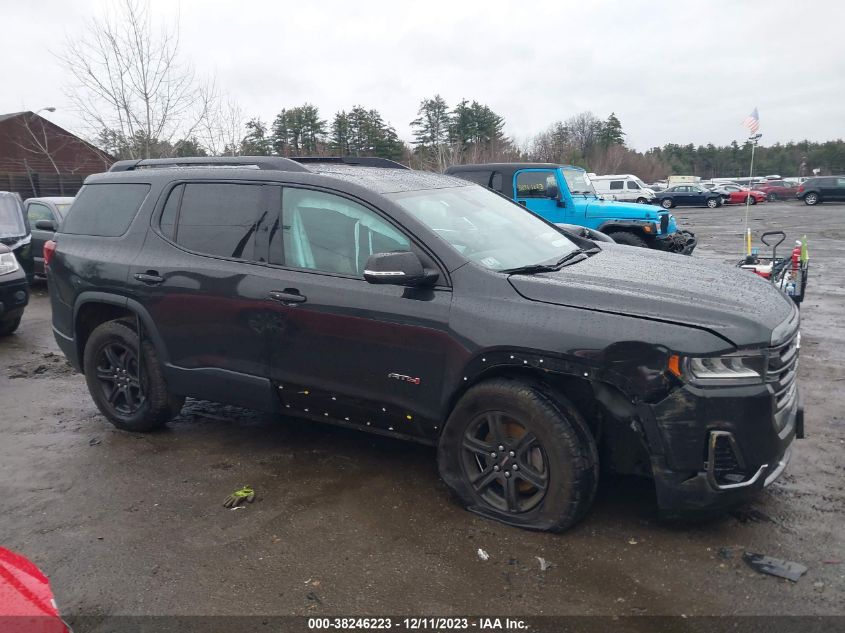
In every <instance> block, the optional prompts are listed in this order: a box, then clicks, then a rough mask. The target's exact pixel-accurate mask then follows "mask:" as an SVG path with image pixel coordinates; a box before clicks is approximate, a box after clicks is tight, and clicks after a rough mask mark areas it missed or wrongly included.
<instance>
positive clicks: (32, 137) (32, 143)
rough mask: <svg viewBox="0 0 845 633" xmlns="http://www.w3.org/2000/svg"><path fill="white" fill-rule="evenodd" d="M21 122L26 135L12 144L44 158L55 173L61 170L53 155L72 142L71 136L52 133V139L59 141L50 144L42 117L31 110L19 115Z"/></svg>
mask: <svg viewBox="0 0 845 633" xmlns="http://www.w3.org/2000/svg"><path fill="white" fill-rule="evenodd" d="M21 123H22V127H23V128H24V129H25V130H26V132H27V134H28V137H26V141H25V142H23V143H22V142H20V141H19V140H17V139H15V140H13V142H14V144H15V145H16V146H18V147H19V148H20V149H22V150H23V151H25V152H29V153H31V154H34V155H36V156H43V157H44V158H46V159H47V161H48V162H49V163H50V165H51V166H52V167H53V171H55V172H56V175H59V174H60V173H61V172H60V171H59V167H58V165H56V159H55V158H54V155H55V153H56V152H58V151H59V150H61V149H62V148H64V147H66V146H67V145H68V144H69V143H70V142H72V141H73V137H70V136H67V135H65V134H62V135H57V134H53V139H54V140H56V139H58V140H59V142H58V144H56V143H53V144H52V146H51V143H50V136H49V135H48V134H47V128H46V127H45V125H44V119H42V118H41V117H39V116H38V115H37V114H34V113H32V112H26V113H24V114H23V116H22V117H21ZM38 124H40V125H38Z"/></svg>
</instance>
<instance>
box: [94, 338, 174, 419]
mask: <svg viewBox="0 0 845 633" xmlns="http://www.w3.org/2000/svg"><path fill="white" fill-rule="evenodd" d="M137 350H138V334H137V333H136V332H135V330H134V329H132V328H131V327H130V326H129V324H128V323H127V322H125V321H108V322H106V323H103V324H102V325H99V326H98V327H97V328H95V329H94V331H93V332H92V333H91V336H89V337H88V341H87V343H86V344H85V352H84V359H83V370H84V372H85V382H86V383H87V384H88V391H89V392H90V393H91V397H92V398H93V399H94V404H96V405H97V408H98V409H99V410H100V412H101V413H102V414H103V415H104V416H106V417H107V418H108V419H109V421H111V423H112V424H114V425H115V426H116V427H117V428H119V429H123V430H125V431H136V432H145V431H152V430H155V429H158V428H161V427H162V426H164V425H165V424H166V423H167V422H168V421H169V420H170V419H171V418H172V417H173V416H175V415H176V414H177V413H179V411H180V410H181V409H182V405H183V404H184V403H185V398H184V397H177V396H174V395H172V394H170V393H169V392H168V390H167V384H166V383H165V381H164V374H163V373H162V367H161V363H160V362H159V360H158V355H157V354H156V351H155V348H154V347H153V345H152V343H150V342H149V341H147V340H144V342H143V345H142V354H143V358H142V363H141V372H140V375H139V373H138V358H137Z"/></svg>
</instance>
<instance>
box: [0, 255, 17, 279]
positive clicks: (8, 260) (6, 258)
mask: <svg viewBox="0 0 845 633" xmlns="http://www.w3.org/2000/svg"><path fill="white" fill-rule="evenodd" d="M18 268H20V265H18V260H17V258H16V257H15V254H14V253H2V254H0V275H8V274H9V273H13V272H15V271H16V270H17V269H18Z"/></svg>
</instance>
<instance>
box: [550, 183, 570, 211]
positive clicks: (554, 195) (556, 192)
mask: <svg viewBox="0 0 845 633" xmlns="http://www.w3.org/2000/svg"><path fill="white" fill-rule="evenodd" d="M546 197H547V198H551V199H552V200H554V201H555V202H557V206H559V207H565V206H566V201H564V199H563V196H561V195H560V187H558V186H557V185H549V186H547V187H546Z"/></svg>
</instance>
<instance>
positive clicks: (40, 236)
mask: <svg viewBox="0 0 845 633" xmlns="http://www.w3.org/2000/svg"><path fill="white" fill-rule="evenodd" d="M24 205H25V206H26V215H27V218H28V219H29V227H30V230H31V231H32V263H33V272H34V273H36V274H38V275H43V274H44V242H46V241H47V240H50V239H53V234H54V233H55V231H45V230H44V229H39V228H36V226H35V224H36V222H38V221H39V220H49V221H50V222H52V223H53V226H58V224H59V218H58V217H57V216H56V213H55V212H54V211H53V209H51V208H50V206H49V205H46V204H44V203H43V202H31V201H29V200H27V201H26V202H25V203H24Z"/></svg>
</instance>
